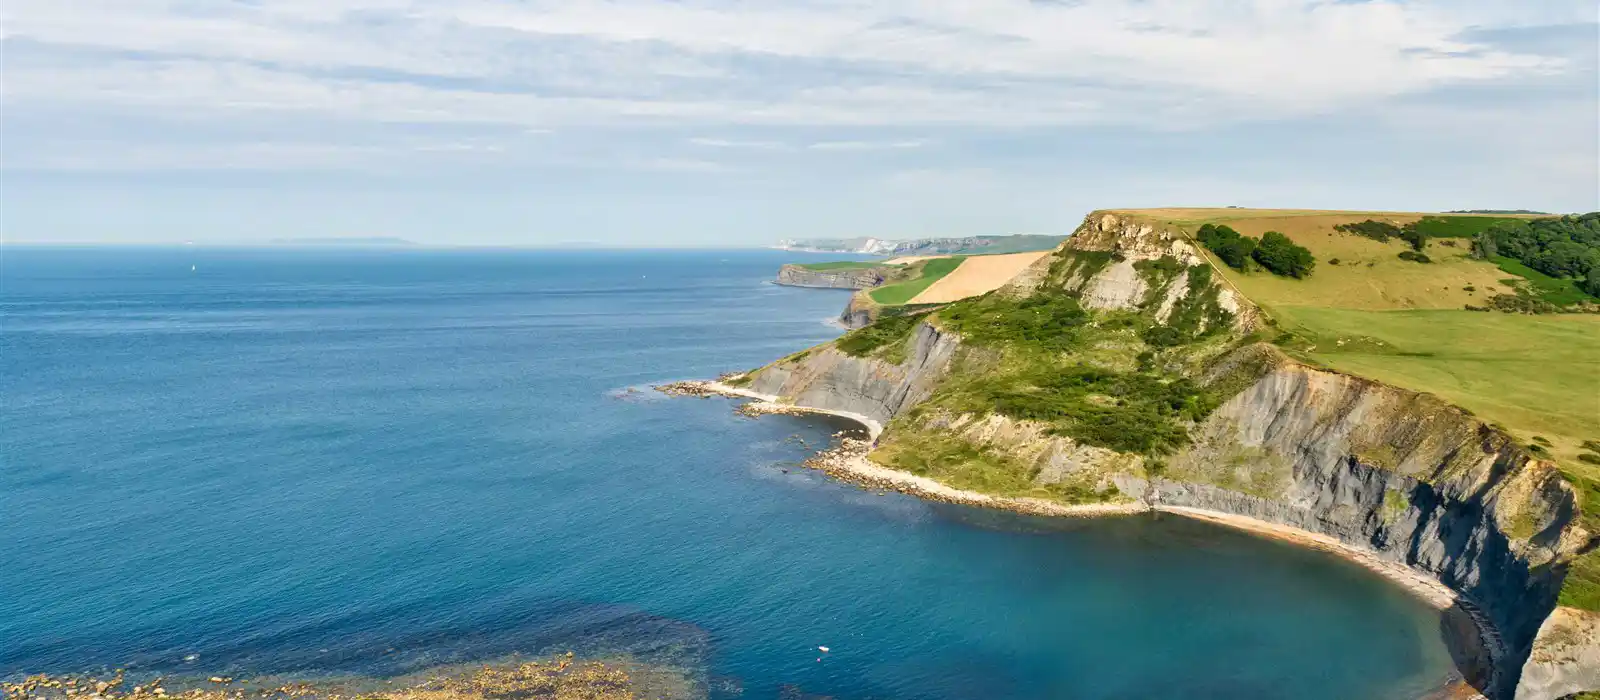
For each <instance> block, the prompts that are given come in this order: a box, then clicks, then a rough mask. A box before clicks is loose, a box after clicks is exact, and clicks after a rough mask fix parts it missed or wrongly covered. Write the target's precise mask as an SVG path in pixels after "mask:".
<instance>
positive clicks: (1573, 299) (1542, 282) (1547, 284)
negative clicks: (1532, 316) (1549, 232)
mask: <svg viewBox="0 0 1600 700" xmlns="http://www.w3.org/2000/svg"><path fill="white" fill-rule="evenodd" d="M1494 264H1496V265H1498V266H1500V269H1501V270H1502V271H1505V272H1509V273H1511V274H1513V275H1516V276H1518V277H1521V278H1523V279H1525V280H1527V286H1528V287H1529V291H1530V292H1532V293H1533V295H1534V296H1537V297H1539V298H1540V299H1543V300H1545V301H1548V302H1550V303H1552V304H1555V305H1556V306H1566V305H1568V304H1576V303H1578V302H1580V301H1594V300H1595V298H1594V297H1591V296H1589V295H1588V294H1585V293H1584V291H1583V290H1581V289H1578V285H1577V284H1576V283H1574V282H1573V281H1572V280H1564V279H1557V278H1555V277H1551V276H1550V275H1547V274H1545V273H1543V272H1540V271H1538V270H1535V269H1533V268H1531V267H1528V266H1527V265H1524V264H1522V261H1520V260H1516V259H1513V258H1508V257H1505V256H1503V255H1496V256H1495V257H1494Z"/></svg>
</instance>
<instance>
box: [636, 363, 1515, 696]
mask: <svg viewBox="0 0 1600 700" xmlns="http://www.w3.org/2000/svg"><path fill="white" fill-rule="evenodd" d="M739 376H742V375H733V376H732V377H724V379H734V378H737V377H739ZM657 389H658V390H661V391H664V392H666V393H669V394H675V395H695V396H723V397H728V398H744V399H751V400H753V401H754V403H750V404H746V405H745V406H741V407H740V410H741V412H744V413H747V414H749V415H765V414H770V413H781V414H801V413H812V414H823V415H832V416H838V417H841V418H847V419H849V420H852V421H855V422H857V423H860V424H861V425H862V426H863V427H865V428H866V429H867V433H868V436H869V439H867V440H858V439H853V438H843V439H842V441H841V444H840V445H839V446H837V447H834V448H832V449H829V450H824V451H823V452H820V453H818V454H817V455H816V456H814V457H812V458H811V459H808V460H806V462H805V466H807V467H809V468H813V469H817V470H819V471H822V472H824V473H826V474H828V475H829V476H832V477H834V478H837V479H839V480H841V481H847V482H850V483H852V484H855V485H857V486H861V487H863V488H868V489H883V490H888V491H898V492H900V493H905V494H908V495H912V496H916V497H918V498H923V499H926V500H931V501H938V502H941V503H952V504H957V505H966V506H974V507H979V508H996V509H1000V510H1009V511H1012V512H1016V513H1022V514H1025V515H1042V516H1053V517H1104V516H1119V515H1136V514H1140V513H1170V514H1172V515H1178V516H1182V517H1187V518H1193V519H1196V520H1204V521H1207V522H1210V523H1213V524H1217V525H1222V526H1226V527H1231V528H1235V529H1239V530H1244V531H1247V532H1250V533H1253V534H1255V535H1258V536H1261V537H1268V538H1272V539H1276V540H1281V541H1285V542H1289V543H1292V544H1296V545H1299V546H1302V547H1309V548H1312V549H1316V550H1319V551H1323V552H1327V553H1329V554H1332V555H1334V556H1337V557H1340V558H1342V559H1344V560H1346V561H1349V562H1352V563H1354V564H1356V565H1358V566H1361V567H1362V568H1364V569H1367V570H1368V571H1371V572H1372V573H1374V574H1376V575H1378V576H1381V577H1383V578H1384V579H1387V580H1388V581H1390V582H1391V583H1393V584H1395V585H1398V586H1400V587H1401V588H1402V589H1404V590H1405V591H1406V592H1408V593H1409V594H1411V595H1412V596H1413V597H1415V598H1417V599H1418V600H1421V601H1422V602H1424V603H1426V604H1428V605H1429V606H1430V607H1432V608H1434V609H1436V610H1439V611H1442V612H1443V611H1450V610H1452V609H1456V610H1460V611H1461V612H1462V613H1464V614H1465V615H1466V616H1467V617H1469V618H1470V620H1471V622H1472V626H1473V628H1474V631H1475V633H1476V639H1475V640H1472V641H1471V642H1470V643H1471V644H1472V645H1473V646H1475V647H1477V648H1479V649H1481V650H1482V651H1483V653H1485V654H1486V655H1488V657H1489V661H1488V663H1487V664H1486V665H1487V667H1488V669H1490V673H1494V672H1495V670H1496V669H1497V668H1498V663H1497V662H1498V661H1499V659H1501V658H1504V655H1505V648H1504V644H1503V642H1502V641H1501V639H1500V635H1499V633H1498V632H1497V631H1496V629H1495V627H1494V625H1493V624H1492V623H1491V622H1490V621H1489V620H1488V618H1487V617H1485V616H1484V615H1483V613H1482V612H1481V611H1480V610H1479V609H1478V607H1477V606H1476V605H1475V604H1473V603H1472V602H1471V601H1470V600H1468V599H1467V598H1466V597H1465V596H1463V595H1461V593H1459V592H1458V591H1456V590H1455V589H1452V588H1450V587H1449V586H1446V585H1445V584H1444V583H1443V582H1441V581H1439V580H1438V579H1437V578H1435V577H1434V576H1432V575H1431V574H1428V573H1427V572H1424V571H1421V570H1419V569H1415V568H1412V567H1410V566H1408V565H1406V564H1403V563H1400V562H1396V561H1391V560H1388V559H1384V558H1382V557H1380V556H1378V554H1377V553H1376V552H1374V551H1372V550H1369V549H1365V548H1362V547H1359V546H1356V545H1351V544H1348V543H1345V542H1343V541H1340V540H1339V539H1337V538H1334V537H1330V536H1328V535H1323V534H1320V533H1315V532H1311V531H1309V530H1302V529H1300V528H1296V527H1291V526H1288V525H1282V524H1278V523H1273V522H1268V521H1265V520H1258V519H1256V518H1251V517H1248V516H1243V515H1237V514H1234V513H1227V512H1223V511H1214V510H1206V509H1202V508H1190V507H1185V506H1165V505H1160V504H1148V503H1145V502H1143V501H1134V502H1132V503H1092V504H1081V505H1067V504H1062V503H1056V502H1053V501H1046V500H1043V499H1036V498H1016V497H1005V496H991V495H988V494H984V493H979V492H976V491H967V490H963V489H957V488H954V487H951V486H948V485H946V484H943V483H940V482H939V481H936V480H934V479H930V478H928V477H924V476H918V475H916V474H912V473H909V472H904V471H900V470H897V469H890V468H888V467H884V466H882V465H879V464H876V463H874V462H872V461H871V460H870V459H868V458H867V453H868V452H869V451H870V450H871V449H872V447H873V446H874V445H875V444H876V443H877V441H878V437H879V436H881V435H882V434H883V425H882V424H881V423H879V422H878V421H876V420H874V419H872V418H869V417H867V416H864V415H862V414H859V413H852V412H849V411H835V410H830V409H822V408H812V407H807V406H795V405H793V404H788V403H783V402H782V401H780V400H779V397H777V396H774V395H771V394H763V393H760V392H756V391H750V390H748V389H742V388H740V387H736V386H731V385H728V384H726V383H724V382H723V381H686V382H676V383H674V384H669V385H665V386H660V387H657ZM1496 680H1497V679H1496V678H1490V679H1488V682H1487V683H1485V687H1494V683H1495V682H1496ZM1462 685H1463V687H1462V688H1461V689H1460V690H1459V691H1457V692H1458V693H1459V692H1466V694H1452V695H1451V697H1456V698H1463V699H1470V698H1482V697H1483V695H1482V694H1481V693H1478V692H1476V689H1474V688H1471V687H1470V686H1468V685H1467V684H1464V683H1463V684H1462ZM1467 691H1470V692H1467Z"/></svg>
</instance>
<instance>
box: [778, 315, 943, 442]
mask: <svg viewBox="0 0 1600 700" xmlns="http://www.w3.org/2000/svg"><path fill="white" fill-rule="evenodd" d="M909 343H910V347H909V349H908V350H907V356H906V361H905V362H903V363H900V364H893V363H889V362H885V361H883V360H879V359H873V358H862V357H851V356H849V355H846V354H844V353H843V352H840V351H839V350H837V349H835V348H833V347H832V346H822V347H821V348H818V349H816V350H813V351H812V352H811V353H809V354H808V355H806V356H805V357H804V358H803V359H801V360H800V361H797V362H791V363H779V364H775V365H771V366H768V367H766V368H764V369H762V370H760V371H759V372H757V373H756V375H755V377H754V378H753V379H752V380H751V382H750V384H749V388H750V389H751V390H752V391H756V392H759V393H763V394H772V395H774V396H781V397H783V398H784V399H786V400H789V401H791V402H793V403H795V404H797V405H800V406H812V407H816V408H826V409H828V410H832V411H847V412H850V413H859V414H861V415H864V416H867V417H869V418H872V419H873V420H876V421H878V422H880V423H887V422H888V421H889V420H890V419H891V418H894V417H895V416H896V415H898V414H900V413H901V412H903V411H905V410H907V409H909V408H911V407H912V406H915V405H917V404H918V403H921V402H922V401H923V400H924V399H927V398H928V396H929V395H930V394H931V393H932V392H933V389H934V387H936V386H937V385H938V382H939V380H940V379H941V378H942V377H943V376H944V374H945V371H946V370H947V369H949V366H950V361H951V360H952V359H953V358H954V356H955V351H956V348H957V347H959V346H960V341H959V340H958V339H957V338H956V337H955V336H952V335H950V334H948V333H944V332H941V331H940V330H938V329H937V328H934V327H933V326H932V325H931V324H927V323H923V324H920V325H918V326H917V328H916V330H915V332H914V333H913V335H912V337H911V339H910V341H909Z"/></svg>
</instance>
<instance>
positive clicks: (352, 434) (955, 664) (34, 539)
mask: <svg viewBox="0 0 1600 700" xmlns="http://www.w3.org/2000/svg"><path fill="white" fill-rule="evenodd" d="M794 257H795V255H794V254H785V253H779V252H774V251H695V252H582V251H563V252H533V251H436V250H378V251H311V250H265V249H263V250H243V249H240V250H225V249H224V250H219V249H192V248H142V249H135V248H124V249H118V248H80V249H50V248H18V247H8V248H4V249H0V314H3V315H0V363H3V365H0V397H3V405H0V675H7V674H15V673H21V672H45V671H48V672H72V671H86V670H91V669H98V668H104V667H111V666H122V665H132V666H133V667H135V668H137V669H145V670H151V671H167V672H177V673H198V674H209V673H226V674H230V675H259V674H268V673H285V674H342V673H356V674H371V675H385V674H399V673H405V672H409V671H415V670H417V669H420V668H426V667H429V666H432V665H436V664H443V663H450V662H460V661H471V660H478V659H490V658H496V657H499V656H503V655H505V654H508V653H512V652H521V653H524V654H538V653H545V652H552V651H563V650H567V649H573V650H577V651H579V652H580V653H585V654H597V655H607V654H612V655H614V654H626V655H630V656H632V657H634V658H638V659H642V660H645V661H648V662H650V663H657V664H662V665H667V666H671V667H674V668H678V669H683V670H685V672H687V673H689V674H690V675H691V676H692V677H693V678H695V679H696V681H697V682H698V683H700V684H702V685H703V686H704V687H705V688H706V689H707V691H708V692H709V693H710V695H711V697H714V698H776V697H780V696H782V697H786V698H787V697H803V696H807V694H809V695H819V696H820V695H825V696H831V697H836V698H841V699H854V698H934V699H942V698H1073V699H1086V700H1093V699H1110V698H1180V697H1181V698H1228V699H1230V700H1248V699H1251V698H1293V699H1296V700H1318V699H1323V698H1327V699H1330V700H1331V699H1335V698H1337V699H1340V700H1344V699H1347V698H1371V699H1378V700H1381V699H1383V698H1405V697H1415V696H1416V695H1418V694H1420V693H1422V692H1424V691H1426V690H1428V689H1430V688H1433V687H1436V686H1437V685H1438V684H1439V683H1440V682H1441V681H1442V680H1443V679H1445V678H1446V677H1447V676H1448V675H1449V674H1450V673H1451V665H1450V661H1449V655H1448V654H1447V652H1446V650H1445V647H1444V645H1443V643H1442V641H1441V639H1440V631H1439V629H1440V627H1439V625H1440V620H1439V614H1438V613H1436V612H1434V611H1432V610H1430V609H1428V608H1427V607H1425V606H1423V605H1422V604H1420V603H1418V602H1417V601H1415V600H1413V599H1411V598H1410V597H1408V596H1407V595H1405V594H1404V593H1402V592H1401V591H1399V590H1398V589H1396V588H1395V587H1393V586H1391V585H1389V584H1387V583H1386V582H1384V581H1382V580H1380V579H1378V578H1376V577H1375V576H1374V575H1372V574H1370V573H1369V572H1367V571H1365V570H1362V569H1360V568H1358V567H1355V566H1353V565H1350V564H1348V563H1345V562H1342V561H1339V560H1337V559H1335V558H1332V557H1330V556H1328V555H1325V554H1322V553H1318V552H1312V551H1306V550H1302V549H1299V548H1295V547H1292V546H1289V545H1285V544H1282V543H1278V542H1273V541H1268V540H1264V539H1259V538H1256V537H1254V536H1251V535H1248V534H1244V533H1240V532H1235V531H1231V530H1227V529H1223V528H1219V527H1215V526H1211V525H1207V524H1203V523H1198V522H1193V521H1189V520H1185V519H1182V518H1174V517H1171V516H1167V517H1137V518H1122V519H1108V520H1085V521H1062V520H1048V519H1039V518H1026V517H1020V516H1015V515H1011V514H1006V513H997V512H987V511H978V510H972V509H966V508H959V507H952V506H946V505H938V504H930V503H925V502H921V501H918V500H915V499H912V498H909V497H905V496H900V495H897V494H888V495H881V494H875V493H872V492H867V491H862V490H858V489H856V488H853V487H850V486H847V485H842V484H838V483H834V482H831V481H830V480H828V479H826V478H825V477H823V476H821V475H820V474H817V473H814V472H811V471H808V470H804V469H801V468H798V467H797V466H796V463H797V462H798V461H800V460H802V459H804V457H805V456H806V455H808V454H809V453H810V452H811V451H813V450H815V449H817V448H818V447H820V446H823V445H826V444H827V442H828V439H829V435H830V434H831V433H833V432H835V431H837V430H839V429H841V428H842V427H844V426H841V425H840V424H838V423H834V422H830V421H829V420H827V419H821V418H795V417H788V416H769V417H765V418H761V419H755V420H752V419H747V418H743V417H740V416H737V415H735V414H734V413H733V411H732V410H731V409H732V408H733V404H732V403H730V402H728V401H726V400H722V399H709V400H702V399H687V398H685V399H669V398H666V397H663V396H660V395H659V394H657V393H655V392H651V391H649V390H648V389H647V388H646V387H647V386H648V385H650V384H651V383H658V382H663V381H667V380H673V379H679V378H690V377H707V376H712V375H715V374H717V373H719V372H722V371H726V370H730V369H736V368H747V367H752V366H756V365H759V364H761V363H763V362H765V361H767V360H769V359H772V358H774V357H777V356H779V355H782V354H785V353H788V352H792V351H795V350H798V349H800V348H803V347H806V346H808V345H811V344H814V343H817V342H820V341H823V340H826V339H828V338H830V337H832V336H834V335H836V334H837V333H838V331H837V330H836V329H834V328H831V327H829V326H828V325H826V324H825V320H826V319H828V318H829V317H831V316H832V315H833V314H835V313H836V312H837V311H838V309H839V308H840V307H841V305H842V304H843V303H844V301H845V297H844V296H843V293H840V292H830V291H817V290H800V289H790V288H784V287H777V286H773V285H770V284H766V283H765V280H767V279H769V278H770V277H771V276H772V274H773V272H774V271H775V269H776V268H777V266H778V265H779V264H780V263H781V262H784V261H787V260H792V259H793V258H794ZM641 389H642V390H641ZM819 645H825V646H828V647H830V649H831V652H830V653H827V654H822V653H820V652H819V651H818V650H817V647H818V646H819Z"/></svg>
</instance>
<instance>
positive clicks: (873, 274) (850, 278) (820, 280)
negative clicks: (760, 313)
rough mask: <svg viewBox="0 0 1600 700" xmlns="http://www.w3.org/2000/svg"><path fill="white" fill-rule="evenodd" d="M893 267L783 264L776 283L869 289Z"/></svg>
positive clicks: (795, 285)
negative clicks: (827, 267)
mask: <svg viewBox="0 0 1600 700" xmlns="http://www.w3.org/2000/svg"><path fill="white" fill-rule="evenodd" d="M892 270H893V268H889V267H847V268H839V269H836V270H813V269H811V268H808V267H805V266H804V265H784V266H783V267H781V268H779V269H778V279H777V280H776V281H777V283H778V284H782V285H787V286H790V287H815V288H820V289H871V288H873V287H876V286H879V285H881V284H883V283H884V282H885V281H886V280H888V279H889V277H890V275H891V273H892Z"/></svg>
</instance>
